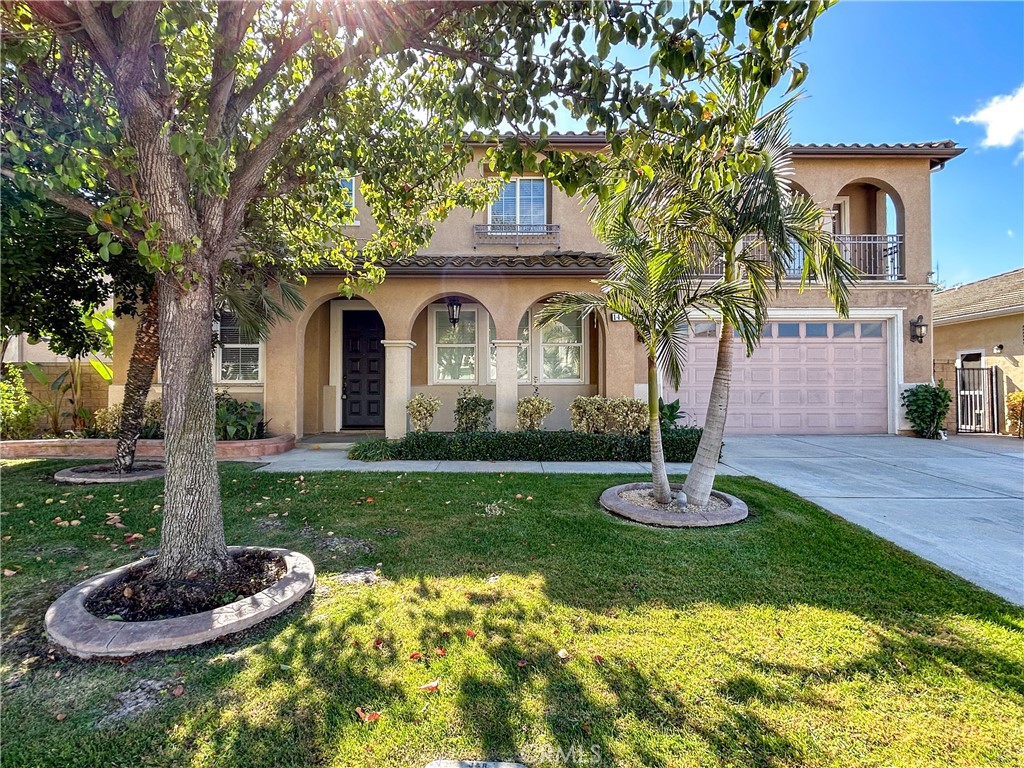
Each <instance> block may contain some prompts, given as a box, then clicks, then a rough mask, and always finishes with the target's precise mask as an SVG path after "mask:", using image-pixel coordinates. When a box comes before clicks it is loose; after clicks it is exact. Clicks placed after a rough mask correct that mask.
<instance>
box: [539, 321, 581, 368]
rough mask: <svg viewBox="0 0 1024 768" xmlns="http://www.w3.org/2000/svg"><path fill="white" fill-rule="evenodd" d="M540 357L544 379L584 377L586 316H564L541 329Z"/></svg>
mask: <svg viewBox="0 0 1024 768" xmlns="http://www.w3.org/2000/svg"><path fill="white" fill-rule="evenodd" d="M540 356H541V378H542V379H543V380H544V381H582V380H583V318H582V317H581V315H580V313H579V312H570V313H568V314H565V315H562V317H560V318H559V319H558V320H555V321H554V322H551V323H549V324H548V325H546V326H544V327H543V328H542V329H541V343H540Z"/></svg>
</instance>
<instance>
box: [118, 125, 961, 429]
mask: <svg viewBox="0 0 1024 768" xmlns="http://www.w3.org/2000/svg"><path fill="white" fill-rule="evenodd" d="M553 141H554V142H560V143H562V144H563V145H567V146H572V147H573V148H576V149H583V150H586V149H588V148H589V149H593V150H598V149H599V148H600V147H601V146H602V144H603V139H602V138H599V137H595V136H591V135H578V134H564V135H561V136H558V137H553ZM962 151H963V150H962V149H960V148H958V147H956V146H955V145H954V144H953V143H952V142H933V143H924V144H898V145H835V146H830V145H801V146H796V147H794V154H795V158H794V159H795V180H796V186H797V190H798V191H801V192H804V193H806V194H807V195H809V196H810V197H812V198H813V199H814V200H815V201H816V202H818V203H819V204H820V205H821V206H822V207H823V208H824V209H825V210H827V211H831V212H832V216H831V219H830V222H829V223H826V226H831V227H832V228H833V229H834V231H835V232H836V234H837V235H838V236H839V239H840V242H841V245H842V249H843V252H844V254H846V256H847V258H848V259H850V260H851V261H852V262H853V263H854V264H855V265H856V266H857V267H858V269H860V270H861V272H862V274H863V279H862V281H861V283H860V284H859V285H858V286H857V287H856V288H855V289H854V290H853V295H852V297H851V300H850V317H849V318H848V319H843V320H840V319H839V318H838V317H837V316H836V314H835V312H834V311H833V310H832V309H831V307H830V305H829V302H828V299H827V298H826V296H825V295H824V291H822V290H821V289H820V288H815V287H811V288H809V289H808V290H806V291H804V292H803V293H801V292H800V291H799V290H798V285H797V282H796V281H795V280H794V281H793V282H792V283H790V284H786V285H785V286H784V288H783V290H782V293H781V295H780V296H779V297H778V299H777V300H776V301H775V303H774V307H773V309H772V311H771V314H770V320H771V322H770V324H769V326H768V327H767V328H766V330H765V336H764V340H763V342H762V344H761V346H760V348H759V349H758V350H757V351H756V352H755V353H754V355H753V356H752V357H750V358H749V359H747V358H743V356H742V354H740V355H738V358H742V359H737V364H736V371H735V376H734V385H733V394H732V399H731V404H730V419H729V425H728V428H729V430H730V431H731V432H734V433H739V432H745V433H821V432H832V433H886V432H896V431H898V430H899V429H900V428H901V423H900V410H899V394H900V392H901V390H903V389H904V388H905V387H907V386H910V385H913V384H917V383H921V382H929V381H931V378H932V352H931V345H930V343H929V341H928V340H926V341H925V342H924V343H913V342H912V341H911V330H910V321H911V320H912V319H914V320H916V319H917V318H918V317H919V316H920V317H921V318H922V321H923V322H924V323H930V322H931V292H932V287H931V285H930V284H929V279H930V271H931V218H930V187H931V175H932V173H933V172H934V171H936V170H938V169H941V168H942V166H943V165H944V163H945V162H946V161H947V160H949V159H951V158H954V157H956V156H957V155H959V154H960V153H961V152H962ZM468 172H469V173H473V174H482V173H483V171H482V170H481V168H480V167H479V166H478V165H472V166H471V167H470V169H469V170H468ZM355 204H356V206H357V208H358V207H359V206H360V205H361V204H362V200H361V197H360V195H359V190H358V185H356V189H355ZM373 226H374V225H373V222H372V221H369V220H368V217H366V216H363V215H361V216H360V224H359V225H357V226H356V227H355V228H354V229H355V231H354V232H353V234H354V235H355V236H357V237H359V236H365V234H364V233H365V231H367V230H368V229H369V228H371V227H373ZM360 229H363V230H364V232H363V233H360V231H359V230H360ZM608 264H609V258H608V256H607V254H606V253H605V252H604V248H603V247H602V245H601V243H600V242H598V241H597V240H596V239H595V237H594V235H593V233H592V231H591V228H590V225H589V223H588V220H587V216H586V211H585V210H584V209H583V203H582V201H581V200H579V199H574V198H570V197H568V196H566V195H565V194H563V193H561V192H560V191H558V190H557V189H555V188H553V187H552V186H551V184H550V183H548V182H547V181H545V180H544V179H542V178H534V177H524V178H518V179H513V180H511V181H509V182H508V183H506V184H505V185H504V187H503V189H502V192H501V196H500V198H499V199H498V200H497V202H495V203H494V204H492V205H491V206H490V208H489V209H488V210H487V211H484V212H480V213H478V214H475V215H473V214H471V213H470V212H469V211H458V212H455V213H453V214H452V215H451V216H450V218H449V219H448V220H446V221H445V222H444V223H442V224H441V225H439V226H438V228H437V232H436V234H435V236H434V237H433V239H432V241H431V244H430V246H429V248H426V249H424V250H423V251H422V252H420V253H417V254H415V255H411V256H408V257H406V258H402V259H397V260H395V261H393V262H391V263H389V264H388V265H387V273H388V274H387V279H386V280H385V281H384V283H383V284H382V285H380V286H379V287H377V288H376V289H375V290H374V291H373V292H372V293H368V294H366V295H363V296H360V297H358V298H353V299H344V298H341V297H340V296H339V293H338V284H339V275H338V274H337V273H332V272H330V271H324V272H315V273H312V274H310V275H309V279H308V282H307V284H306V285H305V286H304V288H303V291H304V293H305V297H306V301H307V306H306V309H305V310H304V311H303V312H302V313H300V314H297V315H296V316H295V317H294V318H293V319H292V320H291V321H289V322H283V323H280V324H278V325H277V326H276V327H275V328H274V330H273V333H272V335H271V338H270V340H269V341H268V342H267V343H266V344H258V343H255V341H254V340H249V339H244V338H240V337H239V335H238V334H237V332H234V331H233V330H232V329H231V328H229V327H223V328H222V329H221V339H222V341H223V342H224V344H223V346H222V347H221V348H219V349H218V350H217V353H216V354H215V355H214V360H213V365H214V376H215V379H216V381H217V385H218V387H226V388H228V389H230V390H231V391H232V392H233V394H234V395H235V396H236V397H238V398H240V399H253V400H260V401H262V402H263V403H264V405H265V409H266V413H267V416H268V417H269V418H271V419H272V424H271V431H273V432H275V433H284V432H294V433H295V434H296V435H299V436H302V435H309V434H313V433H321V432H338V431H342V430H347V429H357V430H375V429H381V430H384V431H385V432H386V434H387V435H388V436H389V437H398V436H401V435H403V434H405V432H406V429H407V418H406V410H405V405H406V403H407V401H408V400H409V398H410V397H411V396H412V395H414V394H416V393H418V392H427V393H430V394H433V395H437V396H439V397H440V398H441V400H442V402H443V406H442V408H441V411H440V413H439V414H438V416H437V418H436V419H435V422H434V426H433V428H434V429H438V430H446V429H451V427H452V410H453V407H454V403H455V398H456V396H457V393H458V391H459V390H460V389H461V388H462V387H464V386H471V387H473V388H476V389H478V390H480V391H481V392H483V393H484V394H485V395H486V396H487V397H489V398H492V399H493V400H494V401H495V411H494V417H495V426H496V427H497V428H498V429H513V428H514V427H515V412H516V403H517V401H518V399H519V398H520V397H521V396H525V395H527V394H531V393H532V392H533V389H534V387H537V388H539V390H540V392H541V394H543V395H545V396H547V397H550V398H551V399H552V400H553V401H554V403H555V407H556V410H555V413H554V414H552V416H551V417H550V418H549V419H548V421H547V423H546V426H548V427H550V428H555V429H557V428H565V427H567V426H568V410H567V408H568V405H569V403H570V402H571V401H572V399H573V398H574V397H576V396H577V395H579V394H602V395H607V396H610V397H618V396H640V397H644V396H645V395H646V383H645V382H646V367H645V362H644V357H643V352H642V350H641V349H640V347H639V346H638V345H637V344H636V342H635V340H634V334H633V332H632V329H631V327H630V325H629V324H628V323H625V322H615V321H614V319H613V318H605V317H591V318H588V319H586V320H585V321H582V322H581V321H580V320H579V319H576V320H575V321H574V320H573V319H572V318H568V319H566V320H565V321H564V322H562V323H559V324H556V325H553V326H549V327H547V328H544V329H537V328H534V327H533V322H532V318H533V313H534V312H535V310H536V309H537V307H538V306H540V305H541V304H542V303H543V302H544V301H545V299H546V298H547V297H549V296H551V295H552V294H554V293H556V292H559V291H563V290H596V288H595V286H594V285H593V284H592V283H591V280H593V279H594V278H596V277H599V276H601V275H603V274H604V273H605V271H606V269H607V266H608ZM455 304H457V305H458V312H459V322H458V324H457V325H455V326H453V325H452V323H451V322H450V319H449V312H450V309H449V305H455ZM133 333H134V328H132V327H131V324H130V322H128V323H122V324H121V326H119V327H118V329H117V339H118V340H117V343H116V345H115V350H116V351H115V376H116V378H115V386H113V387H112V388H111V399H112V400H113V401H117V400H119V399H120V391H121V387H119V386H116V385H117V384H123V381H124V374H125V371H126V368H127V356H128V354H129V352H130V350H131V338H132V334H133ZM690 341H691V346H690V352H689V364H688V367H687V372H686V379H685V381H684V383H683V385H682V386H681V387H680V389H679V390H678V391H670V390H668V389H666V392H665V397H666V399H668V400H673V399H675V398H677V397H678V398H679V399H680V400H681V402H682V404H683V407H684V410H685V411H686V412H687V414H688V415H689V417H690V419H691V421H693V422H695V423H698V424H699V423H702V422H703V420H704V411H705V407H706V403H707V395H708V390H709V387H710V380H711V371H712V368H713V365H714V356H715V343H716V333H715V328H714V324H713V323H712V322H711V321H708V322H699V323H698V322H695V323H694V324H693V326H692V327H691V328H690Z"/></svg>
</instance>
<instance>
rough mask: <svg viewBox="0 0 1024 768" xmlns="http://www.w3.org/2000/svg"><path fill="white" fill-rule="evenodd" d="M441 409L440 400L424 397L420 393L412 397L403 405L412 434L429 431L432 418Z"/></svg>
mask: <svg viewBox="0 0 1024 768" xmlns="http://www.w3.org/2000/svg"><path fill="white" fill-rule="evenodd" d="M440 407H441V398H439V397H434V396H433V395H424V394H423V393H422V392H420V393H419V394H417V395H415V396H413V398H412V399H411V400H410V401H409V402H408V403H406V404H405V410H406V411H407V412H408V414H409V421H411V422H412V431H413V432H426V431H427V430H428V429H430V425H431V423H433V421H434V416H435V415H437V411H438V409H439V408H440Z"/></svg>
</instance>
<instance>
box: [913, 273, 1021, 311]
mask: <svg viewBox="0 0 1024 768" xmlns="http://www.w3.org/2000/svg"><path fill="white" fill-rule="evenodd" d="M1014 312H1022V313H1024V269H1015V270H1013V271H1012V272H1004V273H1003V274H1001V275H993V276H992V277H986V278H983V279H981V280H975V281H974V282H973V283H965V284H964V285H958V286H957V287H956V288H947V289H946V290H944V291H938V292H936V293H935V294H934V295H933V297H932V316H933V317H934V319H935V321H936V322H939V321H942V320H966V319H970V318H971V317H974V316H976V315H977V316H987V315H994V314H1011V313H1014Z"/></svg>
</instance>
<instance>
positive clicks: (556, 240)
mask: <svg viewBox="0 0 1024 768" xmlns="http://www.w3.org/2000/svg"><path fill="white" fill-rule="evenodd" d="M561 241H562V227H561V225H559V224H474V225H473V248H474V249H475V248H476V247H477V246H478V245H511V246H514V247H516V248H518V247H519V246H521V245H553V246H555V247H556V248H557V247H559V246H560V244H561Z"/></svg>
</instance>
